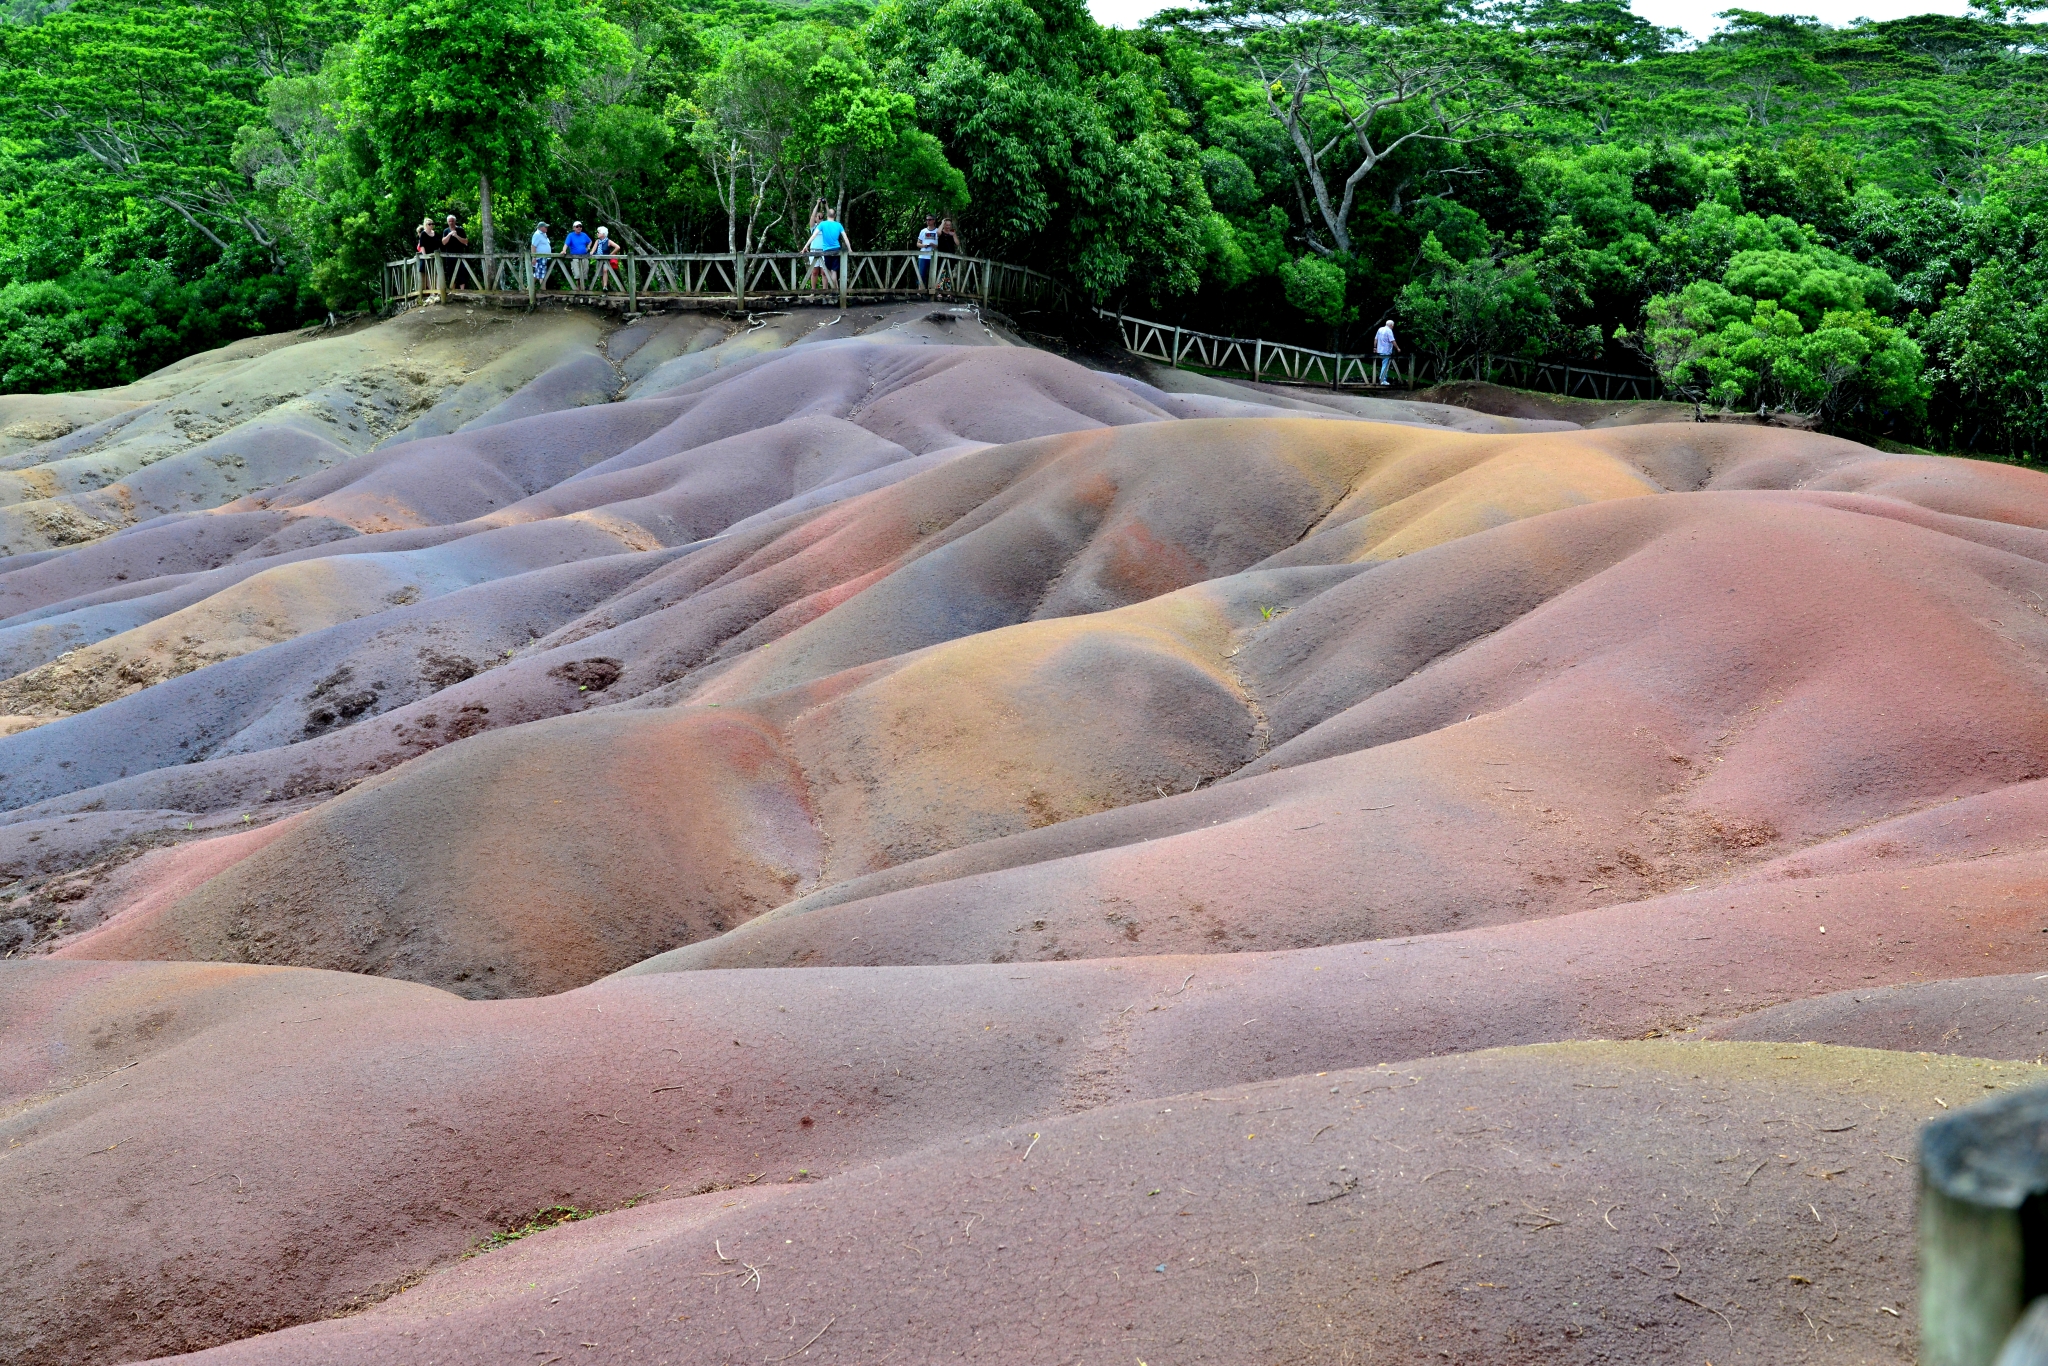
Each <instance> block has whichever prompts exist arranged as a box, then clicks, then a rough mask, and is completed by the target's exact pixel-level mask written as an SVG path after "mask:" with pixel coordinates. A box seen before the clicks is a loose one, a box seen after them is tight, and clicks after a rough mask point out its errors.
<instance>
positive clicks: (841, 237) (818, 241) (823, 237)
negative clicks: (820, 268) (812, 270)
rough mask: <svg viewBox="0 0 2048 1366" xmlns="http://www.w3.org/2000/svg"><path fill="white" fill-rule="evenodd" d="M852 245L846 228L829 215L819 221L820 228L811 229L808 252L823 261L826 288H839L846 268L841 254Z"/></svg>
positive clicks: (815, 258)
mask: <svg viewBox="0 0 2048 1366" xmlns="http://www.w3.org/2000/svg"><path fill="white" fill-rule="evenodd" d="M852 245H853V243H852V241H851V239H849V238H848V237H847V235H846V228H845V226H844V225H843V224H842V223H840V221H839V220H838V219H836V218H834V217H832V216H831V215H830V214H829V213H828V214H827V215H826V216H825V217H823V218H821V219H819V220H818V226H816V227H815V228H812V229H811V240H810V244H809V246H808V247H806V250H808V251H815V252H817V253H818V254H819V255H818V257H814V258H813V259H814V260H820V259H822V264H823V265H824V268H825V288H827V289H837V288H839V272H840V271H841V270H842V269H844V267H845V262H844V261H843V260H842V259H841V255H840V253H842V252H844V251H845V250H846V249H847V248H848V247H850V246H852Z"/></svg>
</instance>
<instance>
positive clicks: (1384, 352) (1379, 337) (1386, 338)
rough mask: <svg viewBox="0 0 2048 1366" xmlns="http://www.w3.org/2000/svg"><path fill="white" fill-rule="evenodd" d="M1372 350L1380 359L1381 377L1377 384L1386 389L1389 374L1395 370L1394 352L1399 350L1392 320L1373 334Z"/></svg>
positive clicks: (1388, 320) (1387, 321)
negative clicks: (1395, 341) (1395, 340)
mask: <svg viewBox="0 0 2048 1366" xmlns="http://www.w3.org/2000/svg"><path fill="white" fill-rule="evenodd" d="M1372 349H1373V351H1374V352H1375V353H1377V354H1378V356H1379V358H1380V377H1379V380H1378V381H1377V382H1378V384H1379V386H1380V387H1381V388H1382V389H1384V388H1385V387H1386V385H1387V372H1388V371H1389V370H1391V369H1393V368H1394V352H1395V351H1396V350H1397V349H1399V348H1398V347H1397V346H1396V345H1395V343H1394V320H1393V319H1392V318H1389V319H1387V320H1386V321H1385V322H1383V323H1381V324H1380V330H1379V331H1378V332H1376V333H1374V334H1373V339H1372Z"/></svg>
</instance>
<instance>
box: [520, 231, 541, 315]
mask: <svg viewBox="0 0 2048 1366" xmlns="http://www.w3.org/2000/svg"><path fill="white" fill-rule="evenodd" d="M533 262H534V255H533V248H532V247H528V248H527V249H526V250H525V251H523V252H521V253H519V263H520V265H521V266H522V267H523V268H524V269H525V271H526V311H527V312H528V313H531V312H533V310H534V308H535V306H536V305H537V304H538V303H539V299H538V297H537V296H538V294H539V287H540V276H539V275H538V274H536V273H535V271H534V268H533Z"/></svg>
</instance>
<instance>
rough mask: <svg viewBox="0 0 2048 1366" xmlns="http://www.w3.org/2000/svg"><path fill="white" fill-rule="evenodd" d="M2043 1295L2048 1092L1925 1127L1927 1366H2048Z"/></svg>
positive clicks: (2046, 1279)
mask: <svg viewBox="0 0 2048 1366" xmlns="http://www.w3.org/2000/svg"><path fill="white" fill-rule="evenodd" d="M2043 1296H2048V1086H2042V1087H2034V1088H2031V1089H2029V1090H2025V1091H2015V1092H2013V1093H2012V1094H2010V1095H2005V1096H2000V1097H1998V1098H1997V1099H1995V1100H1988V1101H1986V1102H1984V1103H1983V1104H1982V1105H1974V1106H1971V1107H1970V1108H1968V1109H1966V1110H1958V1111H1956V1112H1955V1113H1954V1114H1950V1115H1943V1116H1941V1117H1940V1118H1939V1119H1936V1120H1933V1121H1932V1122H1930V1123H1929V1124H1928V1125H1927V1126H1926V1127H1925V1128H1923V1129H1922V1130H1921V1131H1920V1361H1921V1363H1922V1366H2048V1299H2043ZM2023 1315H2024V1316H2025V1319H2026V1322H2025V1323H2024V1324H2022V1323H2021V1318H2022V1316H2023ZM2016 1326H2017V1331H2015V1329H2016Z"/></svg>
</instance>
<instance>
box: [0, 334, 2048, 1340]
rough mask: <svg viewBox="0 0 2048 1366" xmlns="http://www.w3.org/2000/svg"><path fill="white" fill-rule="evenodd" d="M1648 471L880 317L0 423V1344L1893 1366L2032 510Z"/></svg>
mask: <svg viewBox="0 0 2048 1366" xmlns="http://www.w3.org/2000/svg"><path fill="white" fill-rule="evenodd" d="M1141 375H1142V376H1143V377H1140V376H1141ZM8 404H16V405H18V406H19V407H20V411H19V412H10V411H8V410H7V409H6V405H8ZM1680 415H1682V412H1679V411H1674V410H1670V409H1666V408H1663V407H1655V408H1648V409H1645V410H1644V411H1642V412H1639V413H1636V414H1634V415H1633V417H1631V416H1629V415H1627V414H1623V415H1620V416H1613V415H1610V416H1609V417H1603V418H1602V421H1603V422H1611V425H1603V426H1599V427H1597V428H1581V427H1575V426H1573V425H1571V424H1570V423H1567V422H1563V421H1558V420H1537V419H1525V418H1513V417H1499V416H1493V415H1489V414H1486V413H1480V412H1475V411H1473V410H1470V409H1462V408H1452V407H1446V406H1444V405H1437V404H1426V403H1420V402H1411V401H1407V400H1390V399H1380V398H1371V397H1366V398H1360V397H1341V396H1332V395H1320V394H1316V393H1313V392H1309V391H1301V390H1286V389H1281V388H1277V387H1272V386H1253V385H1246V384H1233V383H1227V382H1224V381H1220V380H1214V379H1208V378H1203V377H1200V376H1190V375H1183V374H1178V373H1175V372H1163V371H1134V372H1132V373H1130V374H1120V373H1113V372H1109V371H1104V370H1096V369H1091V368H1088V367H1087V366H1084V365H1082V364H1080V363H1077V362H1075V361H1073V360H1069V359H1063V358H1061V357H1058V356H1054V355H1052V354H1049V353H1047V352H1044V351H1041V350H1037V349H1034V348H1032V347H1030V346H1027V345H1025V344H1023V343H1022V342H1021V341H1020V340H1019V339H1018V338H1017V337H1016V336H1014V335H1013V334H1011V333H1009V332H1008V331H1006V330H1005V329H1003V328H1002V327H1001V326H998V325H996V324H995V323H994V322H993V321H992V320H984V319H982V318H981V317H980V316H978V315H977V314H975V313H974V312H973V311H972V310H967V309H960V310H954V309H939V310H933V309H929V308H898V309H881V310H869V311H865V312H858V313H854V314H851V315H847V316H843V317H834V316H833V315H831V314H830V313H826V312H818V313H812V314H799V315H790V316H777V317H772V318H769V319H766V320H757V321H756V322H754V323H751V324H750V323H745V322H728V321H725V320H721V319H717V318H712V317H708V316H706V317H698V316H686V315H675V316H668V317H656V318H650V319H645V320H642V321H640V322H637V323H633V324H630V325H626V326H618V325H615V324H613V323H611V322H608V321H603V320H599V319H596V318H593V317H589V316H586V315H581V314H574V313H568V314H562V313H558V314H551V315H539V316H536V317H533V318H521V317H515V316H510V315H503V314H496V313H491V312H488V311H464V310H461V309H428V310H422V311H420V312H416V313H413V314H408V315H406V316H405V317H403V318H400V319H397V320H394V321H392V322H388V323H381V324H376V325H370V326H360V327H356V328H354V329H352V330H351V329H342V330H337V331H331V332H324V333H323V332H315V333H309V334H306V335H303V336H295V337H288V338H273V339H263V340H262V341H260V342H255V343H245V344H242V345H239V346H237V347H231V348H228V349H227V350H225V351H223V352H219V353H214V354H212V355H209V356H204V357H197V358H194V359H193V360H192V361H188V362H185V363H183V364H181V365H179V366H176V367H173V368H172V369H171V370H170V371H166V372H164V373H162V374H160V375H157V376H152V377H150V378H149V379H146V380H143V381H141V382H139V383H138V384H136V385H132V386H129V387H128V388H126V389H123V390H118V391H109V392H106V393H100V394H87V395H76V396H56V397H40V398H37V399H35V400H33V402H32V403H31V402H30V401H27V400H0V419H4V422H0V426H5V429H6V430H7V431H8V432H9V433H11V434H12V435H11V436H10V437H9V438H8V444H7V445H6V446H5V448H4V449H0V542H4V543H5V547H4V549H0V613H5V615H4V616H0V878H6V879H8V880H9V881H8V884H7V886H6V888H5V890H4V893H0V894H4V896H5V901H4V902H0V950H9V951H10V952H9V956H8V957H6V958H5V959H0V1091H4V1094H5V1101H4V1108H0V1135H4V1141H0V1188H4V1190H5V1192H6V1197H7V1198H6V1202H5V1209H6V1213H5V1215H4V1216H0V1220H4V1223H0V1229H4V1230H5V1236H4V1237H0V1283H4V1284H6V1285H8V1286H9V1287H10V1289H11V1290H12V1291H13V1293H12V1294H10V1295H9V1296H8V1297H7V1300H6V1302H5V1304H4V1305H0V1359H5V1360H8V1361H20V1362H34V1363H53V1364H55V1363H62V1364H63V1366H87V1364H88V1363H93V1364H96V1363H112V1362H122V1361H132V1360H139V1359H146V1358H152V1357H159V1356H168V1355H173V1354H177V1353H185V1352H200V1353H203V1354H205V1356H204V1359H207V1360H213V1359H219V1360H223V1361H244V1360H246V1361H263V1362H271V1361H276V1362H344V1361H346V1362H356V1361H393V1362H401V1361H403V1362H412V1361H424V1360H436V1361H444V1362H479V1363H481V1362H498V1361H505V1360H512V1359H531V1360H543V1359H552V1358H553V1357H555V1356H556V1355H560V1356H562V1357H564V1358H573V1357H575V1356H577V1355H579V1354H587V1355H588V1357H589V1359H592V1360H596V1359H600V1358H602V1359H606V1360H625V1359H628V1357H629V1356H630V1357H631V1358H632V1359H635V1360H642V1359H644V1360H647V1361H663V1360H667V1361H674V1362H678V1363H681V1362H704V1361H719V1360H729V1361H742V1360H792V1361H796V1360H801V1361H819V1362H825V1361H839V1360H846V1361H852V1360H869V1359H873V1360H881V1359H885V1358H888V1357H890V1356H892V1355H893V1356H895V1357H899V1358H902V1359H907V1360H937V1359H940V1358H941V1357H953V1356H960V1357H964V1358H967V1359H990V1360H1005V1361H1009V1360H1026V1359H1028V1360H1041V1359H1042V1360H1046V1361H1055V1360H1062V1361H1063V1360H1089V1361H1095V1360H1100V1361H1120V1360H1144V1361H1153V1362H1162V1361H1171V1362H1197V1361H1200V1362H1219V1363H1220V1362H1242V1361H1254V1360H1259V1361H1264V1360H1275V1361H1277V1360H1297V1359H1298V1360H1324V1359H1328V1360H1341V1359H1345V1356H1346V1354H1347V1353H1348V1354H1349V1355H1350V1356H1351V1357H1353V1358H1356V1359H1362V1360H1364V1359H1369V1360H1390V1361H1408V1360H1413V1361H1424V1360H1444V1359H1451V1360H1456V1361H1460V1362H1475V1363H1477V1362H1487V1363H1492V1362H1498V1363H1516V1362H1523V1361H1528V1360H1533V1359H1545V1360H1560V1361H1586V1362H1593V1361H1601V1362H1661V1361H1693V1360H1696V1359H1698V1360H1715V1361H1718V1360H1723V1359H1724V1357H1725V1359H1726V1360H1729V1361H1737V1360H1750V1361H1814V1362H1835V1361H1840V1362H1852V1361H1855V1362H1862V1361H1879V1360H1886V1361H1888V1360H1897V1361H1900V1362H1905V1361H1909V1360H1911V1358H1912V1352H1913V1332H1912V1325H1913V1316H1914V1308H1913V1303H1912V1296H1913V1280H1912V1264H1911V1258H1910V1255H1909V1250H1908V1249H1909V1246H1910V1229H1911V1220H1912V1198H1913V1171H1912V1166H1911V1155H1912V1153H1913V1143H1914V1141H1915V1140H1914V1131H1915V1129H1916V1127H1917V1125H1918V1124H1919V1123H1921V1122H1923V1121H1924V1120H1925V1119H1926V1118H1928V1117H1929V1115H1931V1114H1932V1113H1935V1112H1937V1111H1938V1110H1939V1108H1940V1107H1941V1106H1943V1105H1951V1106H1952V1105H1957V1104H1961V1103H1963V1102H1966V1101H1968V1100H1970V1099H1972V1098H1975V1097H1978V1096H1982V1095H1986V1094H1989V1092H1990V1091H1991V1090H1996V1089H2001V1088H2005V1087H2009V1086H2016V1085H2024V1084H2031V1083H2032V1082H2034V1081H2036V1080H2039V1079H2040V1073H2041V1064H2040V1059H2041V1057H2042V1055H2043V1052H2044V1050H2048V1033H2044V1031H2048V1010H2044V1008H2043V1000H2044V993H2042V992H2040V991H2038V990H2036V987H2037V985H2038V984H2037V983H2036V982H2035V978H2036V976H2037V975H2039V974H2043V973H2048V919H2044V917H2043V914H2042V912H2041V910H2040V906H2041V894H2042V890H2043V888H2044V887H2048V836H2044V835H2043V834H2042V833H2041V832H2043V831H2044V830H2048V822H2044V819H2043V816H2044V814H2048V810H2044V807H2048V796H2044V795H2043V794H2044V792H2048V788H2044V785H2043V778H2044V775H2048V675H2044V674H2043V672H2042V669H2041V667H2040V660H2041V659H2042V658H2043V656H2044V655H2048V479H2044V478H2043V477H2042V476H2040V475H2038V474H2035V473H2032V472H2030V471H2023V470H2017V469H2012V468H2006V467H2000V466H1993V465H1987V464H1980V463H1974V462H1965V461H1958V460H1944V459H1938V458H1933V457H1919V456H1899V455H1888V454H1883V453H1880V452H1877V451H1874V450H1872V449H1869V448H1867V447H1864V446H1860V445H1857V444H1854V443H1851V442H1847V441H1842V440H1837V439H1833V438H1827V437H1821V436H1815V435H1811V434H1807V433H1802V432H1794V431H1785V430H1777V429H1768V428H1762V427H1739V426H1724V425H1701V424H1693V423H1690V422H1677V421H1669V420H1648V421H1642V420H1636V419H1639V418H1650V419H1669V418H1672V417H1674V416H1680ZM513 1235H517V1236H516V1237H515V1236H513ZM537 1349H538V1350H537Z"/></svg>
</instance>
